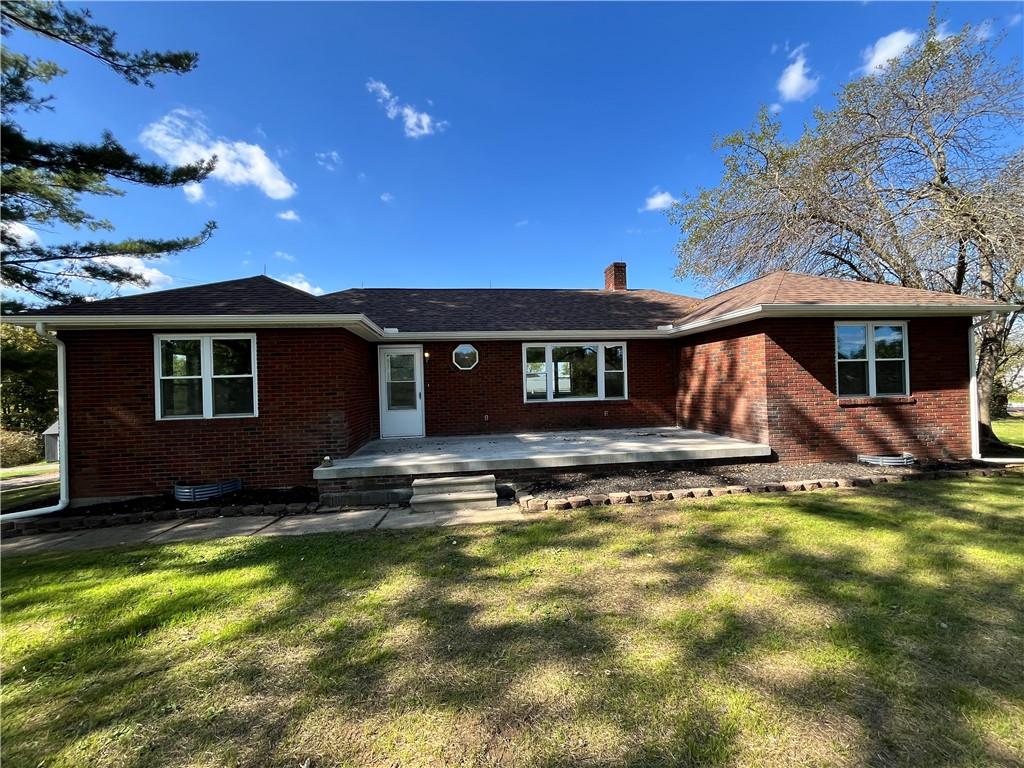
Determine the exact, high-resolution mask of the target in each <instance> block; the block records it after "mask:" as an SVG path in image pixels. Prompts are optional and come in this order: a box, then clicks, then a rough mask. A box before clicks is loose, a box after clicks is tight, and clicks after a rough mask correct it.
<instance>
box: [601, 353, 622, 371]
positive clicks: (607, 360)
mask: <svg viewBox="0 0 1024 768" xmlns="http://www.w3.org/2000/svg"><path fill="white" fill-rule="evenodd" d="M604 369H605V370H606V371H621V370H622V347H605V348H604Z"/></svg>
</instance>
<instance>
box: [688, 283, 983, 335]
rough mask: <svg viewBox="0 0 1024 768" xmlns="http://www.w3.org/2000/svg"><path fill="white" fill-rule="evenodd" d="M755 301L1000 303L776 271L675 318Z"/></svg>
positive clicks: (713, 314)
mask: <svg viewBox="0 0 1024 768" xmlns="http://www.w3.org/2000/svg"><path fill="white" fill-rule="evenodd" d="M758 304H761V305H769V304H806V305H807V306H815V305H823V304H825V305H827V304H851V305H866V306H871V305H891V306H899V305H905V306H911V307H920V306H943V307H946V306H954V307H955V306H957V305H964V306H977V305H980V304H991V305H992V306H993V307H998V306H1002V305H1001V304H1000V302H998V301H991V300H989V299H979V298H977V297H974V296H958V295H956V294H952V293H941V292H939V291H924V290H921V289H919V288H902V287H900V286H898V285H881V284H879V283H865V282H859V281H856V280H839V279H837V278H834V277H819V276H817V275H804V274H800V273H799V272H786V271H778V272H772V273H770V274H767V275H764V276H763V277H758V278H756V279H754V280H751V281H749V282H746V283H743V284H742V285H737V286H736V287H735V288H730V289H729V290H727V291H722V292H721V293H716V294H715V295H714V296H708V297H707V298H706V299H702V300H701V301H699V302H697V303H696V304H695V305H694V306H693V307H691V308H690V309H689V310H687V312H686V313H685V314H684V315H681V316H679V317H678V318H676V320H677V323H678V324H683V323H693V322H696V321H698V320H713V319H715V318H717V317H720V316H721V315H725V314H728V313H729V312H735V311H737V310H741V309H746V308H747V307H753V306H757V305H758Z"/></svg>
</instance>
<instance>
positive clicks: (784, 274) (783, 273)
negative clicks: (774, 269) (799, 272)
mask: <svg viewBox="0 0 1024 768" xmlns="http://www.w3.org/2000/svg"><path fill="white" fill-rule="evenodd" d="M778 272H779V275H780V276H779V283H778V285H776V286H775V293H773V294H772V301H771V303H772V304H774V303H775V300H776V299H777V298H779V291H781V290H782V284H783V283H784V282H786V278H787V277H789V272H788V271H786V270H784V269H780V270H778Z"/></svg>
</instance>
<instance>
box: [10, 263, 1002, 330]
mask: <svg viewBox="0 0 1024 768" xmlns="http://www.w3.org/2000/svg"><path fill="white" fill-rule="evenodd" d="M771 304H804V305H807V306H815V305H830V304H848V305H865V306H871V305H879V306H881V305H889V306H899V305H905V306H925V307H927V306H941V307H954V308H955V307H958V306H964V307H968V306H972V307H978V306H989V305H991V306H992V307H994V308H995V307H1000V306H1005V305H1002V304H1000V303H999V302H994V301H986V300H984V299H978V298H973V297H969V296H955V295H953V294H948V293H938V292H935V291H921V290H916V289H912V288H900V287H898V286H893V285H878V284H875V283H860V282H854V281H850V280H836V279H833V278H828V277H815V276H813V275H802V274H797V273H794V272H773V273H771V274H770V275H765V276H764V277H760V278H757V279H756V280H751V281H750V282H747V283H743V284H742V285H738V286H736V287H735V288H730V289H729V290H727V291H722V292H721V293H717V294H715V295H714V296H709V297H708V298H706V299H701V300H698V299H691V298H689V297H687V296H680V295H679V294H675V293H666V292H664V291H650V290H629V291H603V290H586V289H585V290H568V289H559V288H353V289H351V290H347V291H339V292H337V293H331V294H328V295H326V296H312V295H310V294H308V293H306V292H305V291H301V290H299V289H298V288H292V287H291V286H290V285H286V284H284V283H281V282H278V281H277V280H273V279H271V278H269V277H266V276H264V275H260V276H257V277H247V278H243V279H241V280H227V281H225V282H221V283H209V284H207V285H196V286H192V287H189V288H176V289H173V290H169V291H155V292H153V293H140V294H137V295H135V296H122V297H119V298H116V299H106V300H103V301H93V302H84V303H80V304H68V305H64V306H56V307H47V308H45V309H38V310H34V311H31V312H25V313H21V314H17V315H13V316H11V318H12V319H14V318H26V319H30V318H34V317H66V318H74V317H82V316H105V317H124V318H125V320H126V322H127V321H130V319H131V317H133V316H140V315H166V316H168V317H174V316H176V315H177V316H181V315H209V316H217V315H220V316H231V315H330V314H365V315H366V316H367V317H368V318H370V320H372V321H373V322H374V323H376V324H377V325H379V326H381V327H383V328H397V329H398V330H399V331H403V332H407V333H453V332H454V333H461V332H464V331H595V332H599V331H637V330H646V331H650V330H654V329H656V328H657V327H658V326H659V325H668V324H675V325H681V324H686V323H692V322H696V321H700V320H705V321H711V320H715V319H717V318H719V317H721V316H722V315H726V314H728V313H730V312H733V311H736V310H740V309H746V308H748V307H753V306H757V305H771Z"/></svg>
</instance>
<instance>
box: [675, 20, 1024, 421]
mask: <svg viewBox="0 0 1024 768" xmlns="http://www.w3.org/2000/svg"><path fill="white" fill-rule="evenodd" d="M984 37H985V36H983V35H978V34H976V33H975V31H974V30H972V29H971V28H969V27H965V28H964V29H963V30H961V31H960V33H959V34H955V35H948V36H947V35H944V34H942V33H941V25H940V24H939V23H938V21H937V19H936V18H935V16H934V14H933V15H932V18H931V19H930V23H929V29H928V32H927V34H926V35H924V36H923V37H922V38H921V40H920V41H919V42H918V43H917V44H915V45H914V46H912V47H911V48H910V49H909V50H907V51H906V52H905V53H904V54H903V55H902V56H901V57H899V58H897V59H893V60H892V61H890V62H888V64H887V65H886V66H885V67H883V68H882V69H880V70H878V71H876V72H872V73H869V74H866V75H864V76H863V77H860V78H859V79H856V80H854V81H853V82H851V83H849V84H847V85H846V86H845V87H844V88H843V89H842V90H841V91H840V92H839V93H838V94H837V103H836V105H835V107H834V108H832V109H830V110H824V109H818V110H817V111H816V112H815V114H814V119H813V122H812V123H811V124H810V125H808V126H806V127H805V128H804V129H803V131H802V133H801V134H800V135H799V136H798V137H797V138H796V139H794V140H792V141H790V140H787V139H786V138H784V136H783V134H782V129H781V124H780V122H779V121H778V119H776V118H774V117H772V116H771V115H770V114H769V113H768V111H767V110H762V111H761V113H760V114H759V115H758V118H757V120H756V122H755V124H754V126H753V127H752V128H750V129H749V130H746V131H740V132H737V133H734V134H732V135H729V136H726V137H725V138H723V139H721V140H719V141H718V142H716V149H718V150H721V151H722V152H723V172H722V177H721V180H720V182H719V183H718V185H717V186H715V187H713V188H710V189H703V190H700V191H698V192H697V193H696V194H694V195H690V196H687V197H685V198H684V199H683V200H681V201H680V202H679V203H677V204H676V205H675V206H673V209H672V210H671V211H670V214H669V215H670V220H671V221H672V222H673V223H674V224H676V225H678V226H679V227H680V230H681V233H682V237H681V239H680V240H679V242H678V245H677V247H676V251H677V254H678V257H679V265H678V274H679V275H680V276H697V277H700V278H705V279H707V280H709V281H721V282H733V281H736V280H737V279H746V278H749V277H753V276H756V275H760V274H765V273H767V272H771V271H773V270H777V269H788V270H794V271H799V272H809V273H815V274H824V275H831V276H837V277H846V278H853V279H857V280H866V281H870V282H878V283H892V284H896V285H903V286H908V287H913V288H929V289H933V290H939V291H946V292H951V293H957V294H967V295H975V296H982V297H985V298H991V299H999V300H1002V301H1007V302H1015V303H1019V302H1020V301H1021V300H1022V299H1024V280H1022V275H1024V149H1022V147H1021V125H1022V118H1024V95H1022V81H1021V70H1020V64H1019V62H1014V63H1012V64H1010V65H1002V64H1000V63H999V62H998V60H997V58H996V56H995V55H994V49H995V46H997V45H998V44H999V43H1000V39H993V40H985V39H983V38H984ZM1014 320H1015V317H1013V316H1011V317H1009V318H1007V317H1006V316H1000V317H998V318H996V319H994V320H992V321H989V322H987V323H986V324H985V325H983V326H982V329H981V334H980V346H979V391H980V392H981V400H982V405H983V413H982V422H983V423H987V421H988V419H987V416H986V415H985V412H984V405H985V404H986V403H987V394H988V391H989V390H990V388H991V383H992V378H993V376H994V372H995V368H996V365H997V361H998V359H999V357H1000V355H1001V352H1000V350H1001V348H1002V346H1003V344H1004V343H1005V341H1006V338H1007V337H1008V335H1009V333H1010V331H1011V329H1012V326H1013V322H1014Z"/></svg>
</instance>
